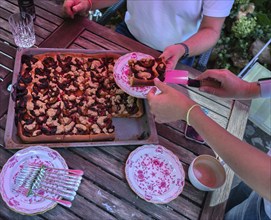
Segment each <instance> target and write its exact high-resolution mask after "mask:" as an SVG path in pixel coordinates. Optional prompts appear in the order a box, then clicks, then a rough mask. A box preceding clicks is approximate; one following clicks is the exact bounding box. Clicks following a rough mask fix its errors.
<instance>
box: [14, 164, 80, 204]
mask: <svg viewBox="0 0 271 220" xmlns="http://www.w3.org/2000/svg"><path fill="white" fill-rule="evenodd" d="M82 175H83V171H81V170H69V169H67V170H66V169H59V168H50V167H47V166H44V165H41V166H38V165H33V164H32V165H30V164H28V165H26V166H24V167H23V168H22V169H21V170H20V173H19V174H18V175H17V176H16V179H15V185H14V190H15V191H17V192H20V193H23V195H25V196H30V195H31V194H33V195H36V196H39V197H42V198H45V199H49V200H52V201H55V202H57V203H59V204H62V205H64V206H66V207H71V202H70V201H72V200H73V199H74V197H75V195H76V191H77V190H78V187H79V185H80V183H81V179H82ZM41 191H44V192H47V193H51V194H54V195H57V196H60V197H62V198H64V199H67V200H70V201H67V200H63V199H57V198H53V197H48V196H44V195H43V194H41V193H40V192H41Z"/></svg>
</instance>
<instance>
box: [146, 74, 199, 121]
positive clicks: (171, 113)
mask: <svg viewBox="0 0 271 220" xmlns="http://www.w3.org/2000/svg"><path fill="white" fill-rule="evenodd" d="M154 83H155V86H156V87H157V88H158V89H159V90H160V91H161V93H160V94H158V95H155V92H156V87H153V88H152V89H151V90H150V92H149V93H148V95H147V99H148V102H149V106H150V111H151V113H152V114H153V115H154V117H155V121H156V122H158V123H167V122H173V121H177V120H179V119H185V117H186V114H187V111H188V109H189V108H190V107H191V106H192V105H193V104H195V103H194V101H192V100H191V99H189V98H187V97H186V96H185V95H183V94H182V93H180V92H179V91H177V90H176V89H174V88H172V87H170V86H168V85H166V84H165V83H163V82H161V81H160V80H159V79H157V78H155V79H154Z"/></svg>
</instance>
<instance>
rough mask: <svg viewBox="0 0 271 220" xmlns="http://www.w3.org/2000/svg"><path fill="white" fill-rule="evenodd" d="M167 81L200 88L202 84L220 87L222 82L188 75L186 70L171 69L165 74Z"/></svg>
mask: <svg viewBox="0 0 271 220" xmlns="http://www.w3.org/2000/svg"><path fill="white" fill-rule="evenodd" d="M164 82H165V83H174V84H182V85H187V86H191V87H196V88H199V87H201V86H213V87H217V88H219V87H220V86H221V83H220V82H218V81H217V80H215V79H211V78H210V79H205V80H197V79H191V78H189V77H188V71H186V70H169V71H166V74H165V80H164Z"/></svg>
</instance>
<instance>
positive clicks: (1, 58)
mask: <svg viewBox="0 0 271 220" xmlns="http://www.w3.org/2000/svg"><path fill="white" fill-rule="evenodd" d="M0 63H1V65H3V66H5V67H8V68H9V69H13V66H14V60H13V59H12V58H10V57H8V56H5V55H4V54H2V53H0Z"/></svg>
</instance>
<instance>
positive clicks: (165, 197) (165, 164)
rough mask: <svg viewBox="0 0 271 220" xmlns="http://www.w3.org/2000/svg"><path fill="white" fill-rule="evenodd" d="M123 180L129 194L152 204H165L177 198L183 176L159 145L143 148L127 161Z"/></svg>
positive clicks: (181, 186) (180, 168)
mask: <svg viewBox="0 0 271 220" xmlns="http://www.w3.org/2000/svg"><path fill="white" fill-rule="evenodd" d="M125 174H126V179H127V181H128V183H129V185H130V187H131V188H132V190H133V191H134V192H135V193H136V194H137V195H138V196H139V197H141V198H142V199H144V200H146V201H147V202H152V203H158V204H163V203H168V202H170V201H171V200H173V199H175V198H176V197H178V195H180V193H181V192H182V190H183V187H184V183H185V173H184V170H183V166H182V164H181V162H180V161H179V159H178V157H177V156H175V155H174V154H173V153H172V152H171V151H169V150H167V149H166V148H164V147H163V146H161V145H143V146H142V147H139V148H137V149H136V150H134V151H133V152H132V153H131V154H130V155H129V157H128V159H127V161H126V166H125Z"/></svg>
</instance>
